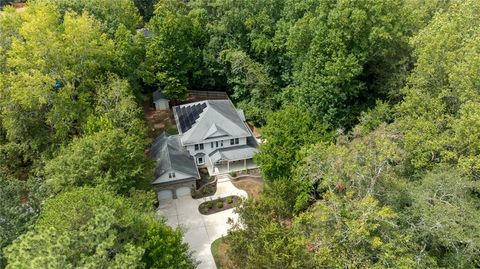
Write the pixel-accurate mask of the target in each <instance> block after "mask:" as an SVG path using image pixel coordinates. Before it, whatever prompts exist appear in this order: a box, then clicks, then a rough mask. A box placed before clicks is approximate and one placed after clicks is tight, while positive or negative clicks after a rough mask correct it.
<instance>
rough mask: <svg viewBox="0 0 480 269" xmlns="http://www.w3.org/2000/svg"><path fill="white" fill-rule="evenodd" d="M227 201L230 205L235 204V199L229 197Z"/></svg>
mask: <svg viewBox="0 0 480 269" xmlns="http://www.w3.org/2000/svg"><path fill="white" fill-rule="evenodd" d="M225 201H226V202H227V203H228V204H231V203H233V198H232V197H230V196H229V197H227V199H225Z"/></svg>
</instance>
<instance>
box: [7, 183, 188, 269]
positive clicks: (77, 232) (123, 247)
mask: <svg viewBox="0 0 480 269" xmlns="http://www.w3.org/2000/svg"><path fill="white" fill-rule="evenodd" d="M5 254H6V258H7V261H8V265H7V268H29V267H34V268H41V267H45V266H51V267H55V268H59V267H61V268H68V267H95V268H98V267H109V268H110V267H112V268H125V267H129V268H130V267H131V268H137V267H138V268H141V267H144V266H148V267H152V268H193V265H194V264H193V261H192V260H191V258H190V255H189V253H188V246H187V245H186V244H184V243H182V241H181V232H180V230H173V229H172V228H170V227H168V226H166V225H165V223H163V222H162V221H160V220H158V219H156V218H155V217H154V215H153V212H148V211H147V210H141V211H138V210H135V209H134V208H132V205H131V203H130V201H128V199H126V198H123V197H119V196H115V195H114V194H113V193H110V192H106V191H104V190H100V189H95V188H77V189H74V190H72V191H71V192H65V193H62V194H60V195H58V196H56V197H54V198H52V199H49V200H47V202H46V203H45V205H44V207H43V209H42V216H41V218H40V219H39V221H38V222H37V223H36V224H35V226H34V229H33V230H31V231H29V232H28V233H26V234H25V235H23V236H21V237H20V238H18V239H17V240H16V241H15V242H14V243H13V244H12V245H11V246H9V247H8V248H7V249H6V250H5Z"/></svg>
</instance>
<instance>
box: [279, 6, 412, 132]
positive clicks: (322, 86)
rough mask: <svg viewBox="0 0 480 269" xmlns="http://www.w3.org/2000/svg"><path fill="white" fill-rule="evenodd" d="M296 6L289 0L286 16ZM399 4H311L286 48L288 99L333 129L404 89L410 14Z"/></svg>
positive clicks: (297, 21) (290, 34)
mask: <svg viewBox="0 0 480 269" xmlns="http://www.w3.org/2000/svg"><path fill="white" fill-rule="evenodd" d="M299 2H300V1H291V4H290V5H289V8H290V9H291V11H290V12H291V13H292V12H294V11H296V9H298V8H297V7H296V6H295V5H300V4H299ZM403 3H404V2H402V1H394V0H389V1H375V0H364V1H356V0H353V1H320V2H313V1H312V2H311V3H308V4H305V6H306V5H309V4H310V5H311V6H310V7H308V9H307V10H300V11H299V12H303V13H300V14H302V15H300V16H298V15H297V14H295V15H296V16H298V19H297V18H295V19H294V21H293V22H291V21H290V23H292V26H291V28H290V29H289V31H288V36H287V38H286V44H287V48H288V54H289V55H291V56H292V58H293V63H294V68H293V79H294V85H293V86H294V87H293V88H292V93H291V94H292V97H294V98H296V99H297V100H298V103H299V104H300V105H303V106H306V107H308V108H311V109H313V110H314V111H315V113H316V114H317V115H318V117H319V118H321V119H323V120H325V121H326V122H328V123H330V124H331V125H333V126H335V127H349V126H351V125H352V123H354V122H355V121H356V117H357V116H358V115H359V112H360V111H362V110H364V109H365V108H366V107H368V106H369V105H371V104H372V103H373V102H374V100H375V99H377V98H385V96H388V95H389V94H391V92H393V94H395V90H398V89H399V87H401V86H402V85H403V82H404V80H405V77H406V74H407V73H406V72H405V68H406V67H407V66H408V63H409V46H408V43H407V41H408V34H409V31H410V25H409V23H410V22H409V14H406V13H405V8H404V6H403Z"/></svg>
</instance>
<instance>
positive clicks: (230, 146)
mask: <svg viewBox="0 0 480 269" xmlns="http://www.w3.org/2000/svg"><path fill="white" fill-rule="evenodd" d="M173 113H174V117H175V122H176V124H177V128H178V131H179V136H180V141H181V143H182V145H183V147H184V148H185V149H186V150H188V152H189V153H190V155H191V156H193V157H194V159H195V163H196V164H197V166H199V167H207V169H208V171H209V173H210V175H217V174H223V173H229V172H233V171H240V170H245V169H251V168H257V166H256V165H255V163H254V162H253V160H252V159H253V156H254V155H255V153H256V152H257V146H258V145H257V141H256V140H255V137H254V136H253V134H252V132H251V130H250V128H248V126H247V124H246V122H245V116H244V114H243V111H242V110H240V109H236V108H235V107H234V105H233V104H232V102H231V101H230V100H207V101H200V102H195V103H190V104H185V105H180V106H176V107H174V108H173Z"/></svg>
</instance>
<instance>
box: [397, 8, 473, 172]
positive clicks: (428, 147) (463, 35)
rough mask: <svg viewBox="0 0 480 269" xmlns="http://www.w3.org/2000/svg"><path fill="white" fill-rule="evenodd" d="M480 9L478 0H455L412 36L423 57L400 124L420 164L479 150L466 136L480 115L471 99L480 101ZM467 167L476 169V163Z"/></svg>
mask: <svg viewBox="0 0 480 269" xmlns="http://www.w3.org/2000/svg"><path fill="white" fill-rule="evenodd" d="M479 11H480V4H479V3H478V2H477V1H462V2H453V3H452V4H451V5H449V8H448V9H447V10H446V11H445V12H443V13H438V14H437V15H436V16H434V18H433V19H432V20H431V23H430V24H429V25H428V26H427V27H425V28H424V29H423V30H422V31H420V32H419V34H418V35H417V36H415V38H414V39H413V41H412V43H413V45H414V48H415V55H416V57H417V59H418V60H417V63H416V67H415V69H414V70H413V72H412V75H411V76H410V77H409V83H408V87H406V88H405V89H404V92H403V93H404V94H405V97H404V101H403V102H402V103H400V104H399V105H398V107H397V108H396V109H397V111H398V116H397V120H396V124H397V125H398V129H399V130H401V131H402V132H403V133H404V135H405V138H404V143H405V150H406V151H407V153H408V155H409V156H408V158H409V159H410V162H411V164H412V166H413V167H414V168H415V169H419V170H420V169H425V168H427V169H430V168H432V167H435V166H436V165H438V164H439V163H450V164H455V163H457V162H458V161H459V159H463V160H465V161H467V159H470V160H471V158H472V157H473V156H475V155H476V154H477V153H476V152H478V151H477V149H476V145H475V144H474V145H467V144H465V143H464V142H465V141H462V139H465V138H467V136H468V135H469V133H471V131H472V130H470V131H468V129H470V127H467V126H466V125H464V124H467V125H468V124H471V123H472V121H474V118H476V117H477V116H476V115H475V114H476V113H477V112H478V111H477V108H476V107H475V106H474V105H472V104H473V103H475V102H478V100H480V99H479V97H480V95H479V94H478V90H479V85H478V82H477V77H478V75H477V74H478V73H479V72H480V65H479V64H478V63H479V61H478V59H479V56H480V54H479V52H478V51H479V50H478V48H479V44H478V42H477V39H478V37H479V36H480V31H479V28H478V27H477V26H478V23H477V22H478V20H479V19H480V17H479ZM443 55H445V56H443ZM467 110H469V112H467ZM470 110H471V111H470ZM469 142H473V141H472V140H470V141H469ZM462 166H464V167H465V169H466V171H468V173H471V174H472V175H474V174H475V173H476V172H475V170H476V168H475V166H476V165H475V164H474V163H469V161H467V163H464V164H463V165H462ZM469 166H470V167H469Z"/></svg>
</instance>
